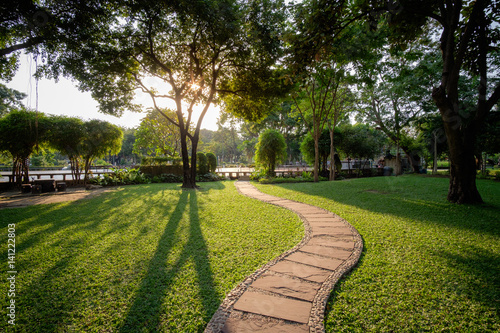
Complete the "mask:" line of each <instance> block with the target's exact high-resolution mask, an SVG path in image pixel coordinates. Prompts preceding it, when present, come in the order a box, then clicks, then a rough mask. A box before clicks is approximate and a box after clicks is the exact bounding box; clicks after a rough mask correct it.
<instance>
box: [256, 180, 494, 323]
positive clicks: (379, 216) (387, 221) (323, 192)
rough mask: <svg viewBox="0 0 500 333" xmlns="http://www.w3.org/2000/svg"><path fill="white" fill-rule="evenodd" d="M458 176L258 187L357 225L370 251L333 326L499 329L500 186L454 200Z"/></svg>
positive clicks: (343, 289) (335, 307)
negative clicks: (472, 199)
mask: <svg viewBox="0 0 500 333" xmlns="http://www.w3.org/2000/svg"><path fill="white" fill-rule="evenodd" d="M448 182H449V180H448V179H446V178H431V177H423V176H415V175H409V176H401V177H378V178H364V179H352V180H346V181H338V182H334V183H332V182H321V183H318V184H311V183H302V184H282V185H259V184H257V185H256V186H257V187H258V188H259V189H261V190H262V191H263V192H265V193H269V194H273V195H278V196H281V197H284V198H289V199H294V200H297V201H301V202H306V203H309V204H312V205H316V206H320V207H323V208H325V209H328V210H330V211H332V212H334V213H337V214H338V215H340V216H342V217H343V218H345V219H346V220H347V221H349V222H350V223H351V224H353V225H354V227H356V229H357V230H358V231H359V232H360V234H361V235H362V237H363V241H364V251H363V254H362V257H361V260H360V262H359V265H358V267H357V268H355V270H354V271H353V272H352V273H351V274H350V275H349V276H347V277H346V278H344V279H343V280H342V281H341V282H340V284H339V285H337V287H336V288H335V290H334V292H333V294H332V296H331V298H330V300H329V302H328V306H327V314H326V316H325V318H326V320H325V326H326V330H327V332H441V331H445V332H498V331H500V183H499V182H494V181H483V180H478V187H479V190H480V193H481V194H482V196H483V199H484V201H485V202H486V203H485V204H484V205H481V206H458V205H454V204H450V203H448V202H447V201H446V194H447V189H448Z"/></svg>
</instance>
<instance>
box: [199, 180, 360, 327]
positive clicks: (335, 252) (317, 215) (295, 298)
mask: <svg viewBox="0 0 500 333" xmlns="http://www.w3.org/2000/svg"><path fill="white" fill-rule="evenodd" d="M235 184H236V187H237V188H238V191H239V192H240V193H241V194H243V195H246V196H248V197H251V198H255V199H258V200H261V201H265V202H268V203H270V204H273V205H277V206H280V207H284V208H287V209H289V210H291V211H293V212H295V213H296V214H297V215H299V216H300V218H301V219H302V221H303V222H304V227H305V236H304V238H303V239H302V241H301V242H300V243H299V244H298V245H297V246H295V247H294V248H293V249H291V250H289V251H287V252H285V253H283V254H282V255H280V256H279V257H278V258H276V259H274V260H272V261H270V262H269V263H267V264H266V265H265V266H264V267H262V268H260V269H259V270H257V271H256V272H255V273H253V274H252V275H250V276H249V277H247V278H246V279H245V281H243V282H242V283H241V284H239V285H238V286H237V287H236V288H235V289H233V290H232V291H231V292H230V293H229V294H228V295H227V296H226V299H225V300H224V301H223V303H222V304H221V306H220V307H219V309H218V310H217V312H216V313H215V314H214V316H213V317H212V320H211V321H210V323H209V324H208V326H207V328H206V330H205V333H216V332H217V333H218V332H224V333H236V332H238V333H243V332H248V333H250V332H283V333H285V332H286V333H299V332H300V333H302V332H324V325H323V321H324V313H325V307H326V303H327V301H328V297H329V296H330V293H331V291H332V290H333V287H334V286H335V284H336V283H337V282H338V280H339V279H340V278H341V277H342V276H343V275H344V274H346V273H347V272H349V271H350V270H351V269H352V268H353V267H354V266H355V265H356V264H357V262H358V260H359V257H360V255H361V251H362V250H363V241H362V239H361V236H360V235H359V233H358V232H357V231H356V229H354V227H352V226H351V225H350V224H349V223H348V222H347V221H345V220H343V219H341V218H340V217H339V216H337V215H335V214H333V213H331V212H329V211H326V210H324V209H322V208H318V207H315V206H311V205H308V204H304V203H300V202H296V201H292V200H287V199H282V198H278V197H275V196H272V195H268V194H264V193H262V192H260V191H259V190H257V189H256V188H255V187H254V186H253V185H251V184H250V182H248V181H238V182H236V183H235Z"/></svg>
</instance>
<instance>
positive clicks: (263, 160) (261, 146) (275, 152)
mask: <svg viewBox="0 0 500 333" xmlns="http://www.w3.org/2000/svg"><path fill="white" fill-rule="evenodd" d="M256 148H257V152H256V153H255V162H256V163H257V165H258V166H260V167H262V168H263V169H264V170H266V172H267V174H268V175H269V176H274V170H275V169H276V164H278V163H280V162H282V161H284V160H285V158H286V143H285V138H284V137H283V135H282V134H281V133H280V132H278V131H277V130H274V129H267V130H265V131H264V132H263V133H262V134H261V135H260V136H259V142H257V146H256Z"/></svg>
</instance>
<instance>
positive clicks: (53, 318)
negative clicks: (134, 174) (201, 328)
mask: <svg viewBox="0 0 500 333" xmlns="http://www.w3.org/2000/svg"><path fill="white" fill-rule="evenodd" d="M224 187H225V186H224V185H223V184H217V185H213V186H212V185H210V186H206V191H207V192H208V191H210V190H212V189H215V190H218V189H223V188H224ZM172 190H174V192H172ZM176 193H178V194H176ZM197 195H203V194H202V192H198V193H197V191H182V192H179V191H178V187H175V186H172V188H167V189H162V188H161V187H160V186H151V187H150V186H141V187H140V188H138V189H137V190H133V191H130V192H127V193H126V194H125V195H123V194H122V193H119V192H116V193H108V194H105V195H104V196H102V197H99V198H93V199H90V200H82V201H78V202H73V203H69V204H68V203H66V204H49V205H41V206H38V207H37V206H31V207H27V208H22V209H21V210H20V209H13V210H3V211H2V215H3V217H5V218H6V219H5V220H4V221H2V222H5V224H7V223H9V222H19V221H20V219H22V223H18V224H17V227H16V234H17V235H18V236H19V237H20V239H18V240H19V242H18V244H16V245H17V248H16V250H17V251H18V253H19V258H24V259H25V260H24V261H22V262H21V261H20V262H19V265H18V266H19V269H20V271H21V273H20V275H19V277H21V274H26V272H30V273H29V274H33V273H36V272H41V274H40V275H38V276H35V277H34V278H33V279H31V280H29V281H30V282H28V283H26V282H24V281H23V280H22V279H21V280H20V282H19V287H20V294H21V296H22V297H19V306H20V308H22V311H20V313H19V319H18V320H19V321H18V322H17V323H18V324H19V325H16V326H17V328H19V329H21V330H23V329H24V330H29V331H32V332H50V331H57V330H60V329H62V328H65V329H67V330H70V331H71V328H72V324H71V322H72V321H73V320H74V319H76V318H79V317H80V316H83V315H84V313H86V311H85V309H84V308H82V306H83V307H85V304H87V305H88V304H89V302H91V304H92V302H93V298H94V297H95V295H93V294H94V293H98V294H99V293H102V292H106V291H107V290H108V289H107V288H106V287H104V289H103V286H104V285H102V284H101V283H102V275H103V273H104V274H106V273H112V275H109V276H108V277H107V278H108V279H109V280H108V282H107V283H114V284H116V283H117V282H116V281H118V280H120V276H121V274H120V271H119V270H116V274H115V271H114V270H113V269H111V270H110V271H106V269H108V268H107V267H109V266H106V260H104V261H103V260H102V259H106V254H108V253H115V255H119V253H120V251H121V252H123V251H131V250H132V249H133V247H131V248H130V249H127V243H124V242H123V241H124V238H122V237H121V235H128V234H129V233H130V232H134V234H133V235H134V236H133V237H135V238H134V239H135V240H136V241H137V243H138V244H139V242H140V241H141V240H142V243H144V241H143V239H142V237H147V234H151V233H156V235H158V231H157V230H156V229H155V223H149V221H148V223H144V222H146V221H145V219H148V217H149V218H151V216H154V217H157V218H159V219H162V218H163V219H164V218H168V219H169V220H168V221H165V220H163V221H162V222H163V223H161V225H164V226H165V225H166V226H165V229H163V233H162V236H161V238H160V240H159V242H158V246H157V248H156V252H153V253H154V256H153V257H152V258H151V256H149V257H148V259H150V258H151V259H150V262H149V265H148V264H147V263H146V264H145V265H144V267H146V268H147V272H146V276H145V278H144V279H143V280H142V284H140V285H139V286H138V290H137V292H136V296H135V297H133V298H132V300H131V301H130V303H128V304H132V305H131V308H130V310H129V312H128V315H127V313H126V312H125V315H127V317H126V319H125V325H123V326H122V328H121V330H122V331H124V332H126V331H129V332H136V331H140V330H141V329H142V330H144V331H155V330H156V329H157V326H158V325H159V324H160V322H159V320H161V318H160V317H161V316H162V315H164V313H162V312H161V311H163V312H164V311H165V309H164V308H162V307H161V305H162V303H163V301H164V299H165V297H164V296H165V294H166V293H167V291H168V290H169V289H170V288H171V284H172V278H174V277H175V276H176V275H177V274H178V273H179V272H180V271H181V270H182V267H183V265H184V264H185V263H186V262H187V261H188V260H191V261H192V262H194V264H195V266H196V274H197V279H196V281H195V283H199V287H198V288H197V290H199V293H200V299H201V300H200V302H201V303H202V306H203V311H204V312H203V318H204V319H205V321H207V322H208V320H209V319H210V315H211V313H212V312H214V311H215V310H212V309H213V308H214V306H215V309H216V308H217V306H218V300H219V298H220V297H219V295H216V293H215V291H214V290H215V289H214V282H213V273H212V270H211V267H210V264H209V261H208V258H207V251H208V250H207V245H206V242H205V240H204V238H203V236H202V233H201V226H200V224H199V223H200V221H199V216H198V209H199V207H198V206H199V204H198V197H197ZM173 197H174V198H175V197H176V198H178V200H176V201H177V202H176V201H174V200H172V199H173ZM131 201H139V202H140V203H141V204H140V205H136V206H133V209H130V208H129V207H128V206H129V204H130V202H131ZM188 205H189V213H188V216H189V221H190V224H189V235H188V238H189V240H188V243H187V244H186V246H185V249H184V251H183V253H182V255H181V256H180V257H179V260H178V262H176V264H175V265H174V266H169V267H172V268H170V270H167V267H166V265H165V261H166V260H167V259H168V258H169V255H170V251H171V249H172V247H173V246H174V245H175V244H176V242H178V235H177V234H176V231H177V229H178V228H179V224H180V223H181V221H182V219H183V214H184V212H185V210H186V209H187V206H188ZM123 211H125V213H122V212H123ZM151 212H153V214H151ZM129 213H130V214H133V215H131V216H129V217H127V218H123V217H124V214H129ZM184 218H186V214H184ZM104 220H106V223H102V221H104ZM2 224H3V223H2ZM142 224H144V226H143V227H141V225H142ZM33 228H39V229H36V231H35V232H32V230H34V229H33ZM144 228H146V229H144ZM137 230H141V232H137ZM159 232H160V233H161V229H160V230H159ZM75 234H78V236H76V237H75V236H74V235H75ZM186 234H187V232H186ZM54 235H59V236H54ZM89 236H90V238H89ZM156 237H158V236H156ZM155 239H158V238H155ZM128 241H130V239H128ZM133 242H135V241H133ZM101 243H102V244H103V246H100V247H96V251H90V252H86V253H89V254H91V257H85V258H83V257H82V254H81V250H82V249H88V248H89V247H95V246H96V245H98V244H101ZM32 248H36V249H41V251H42V252H43V251H45V250H48V251H50V252H47V255H48V254H49V253H51V252H52V251H54V252H53V253H54V254H56V255H55V256H54V255H52V256H51V258H50V259H51V260H50V261H51V262H50V264H49V263H48V262H45V261H44V260H40V261H36V262H29V261H28V260H27V258H26V256H25V254H24V251H25V250H28V249H32ZM111 250H112V252H110V251H111ZM0 253H4V254H5V256H6V250H4V251H2V252H0ZM31 255H33V253H32V254H31ZM36 255H37V254H35V256H36ZM47 255H46V256H47ZM108 255H109V254H108ZM39 257H43V255H40V256H39ZM82 258H83V259H82ZM52 259H54V260H52ZM148 259H147V260H148ZM112 262H114V261H112ZM21 263H23V264H22V267H21ZM100 263H102V265H101V264H100ZM138 263H140V262H138ZM82 264H83V266H82ZM87 264H89V266H87ZM139 266H142V265H139ZM139 266H137V267H139ZM101 267H102V268H104V269H105V271H100V268H101ZM16 268H17V266H16ZM89 269H94V270H95V269H97V270H96V274H97V276H98V278H99V279H100V280H99V281H97V282H96V280H94V279H93V275H92V273H91V274H89ZM77 270H78V272H77ZM132 271H133V268H132V270H129V271H128V272H127V273H126V274H128V275H129V277H131V280H133V274H131V272H132ZM23 276H25V275H23ZM82 277H83V278H84V280H81V278H82ZM99 284H101V286H99ZM113 292H115V291H113ZM98 297H99V295H98ZM214 300H215V301H214ZM97 302H102V297H101V298H100V299H98V301H97ZM132 302H133V303H132ZM212 303H216V304H215V305H213V304H212ZM101 304H102V303H101ZM104 304H106V303H104ZM112 306H113V305H111V307H112ZM105 311H109V309H107V310H105ZM109 316H113V314H112V313H107V314H105V313H103V318H105V317H109ZM80 319H81V318H80ZM88 320H89V321H90V322H92V325H93V324H98V325H103V323H98V320H99V318H97V319H96V318H88ZM76 321H77V322H78V324H81V323H82V320H80V321H79V319H77V320H76ZM120 322H121V323H123V321H119V320H117V321H116V325H121V324H120ZM108 324H109V323H108ZM108 324H104V326H107V325H108ZM111 325H114V324H111ZM101 327H102V326H101ZM114 327H116V326H114ZM1 330H2V329H1V325H0V331H1Z"/></svg>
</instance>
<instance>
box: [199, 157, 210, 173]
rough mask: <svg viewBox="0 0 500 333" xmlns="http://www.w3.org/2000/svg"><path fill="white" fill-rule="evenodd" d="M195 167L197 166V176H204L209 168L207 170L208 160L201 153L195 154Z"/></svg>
mask: <svg viewBox="0 0 500 333" xmlns="http://www.w3.org/2000/svg"><path fill="white" fill-rule="evenodd" d="M196 166H197V170H196V171H197V173H198V174H199V175H205V174H207V173H208V171H209V168H208V159H207V156H206V155H205V154H203V153H197V154H196Z"/></svg>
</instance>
